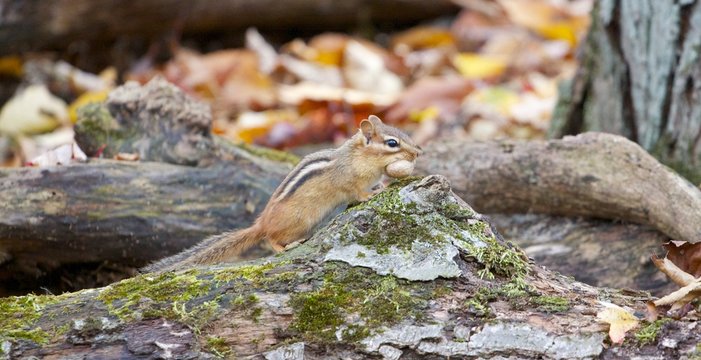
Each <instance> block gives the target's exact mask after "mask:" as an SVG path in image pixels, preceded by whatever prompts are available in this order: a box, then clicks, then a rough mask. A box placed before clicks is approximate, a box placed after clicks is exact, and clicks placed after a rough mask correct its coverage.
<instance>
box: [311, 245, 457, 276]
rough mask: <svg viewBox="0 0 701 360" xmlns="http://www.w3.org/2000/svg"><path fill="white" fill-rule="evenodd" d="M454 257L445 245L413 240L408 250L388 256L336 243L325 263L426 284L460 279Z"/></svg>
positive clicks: (452, 249) (360, 246) (454, 252)
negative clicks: (430, 281) (356, 267)
mask: <svg viewBox="0 0 701 360" xmlns="http://www.w3.org/2000/svg"><path fill="white" fill-rule="evenodd" d="M457 255H458V250H457V249H456V248H455V246H453V245H452V244H451V243H448V242H446V243H445V244H441V245H437V244H429V243H425V242H420V241H416V242H414V243H413V244H412V247H411V250H409V251H407V250H402V249H398V248H396V247H391V248H390V251H389V253H387V254H379V253H378V252H377V251H375V250H373V249H369V248H367V247H365V246H362V245H359V244H350V245H346V246H343V245H340V244H339V245H337V246H335V247H334V248H332V249H331V250H330V251H329V252H328V253H327V254H326V256H325V257H324V261H343V262H345V263H348V264H349V265H351V266H363V267H368V268H371V269H373V270H374V271H375V272H377V273H378V274H380V275H388V274H391V275H394V276H396V277H398V278H402V279H407V280H412V281H428V280H435V279H437V278H439V277H444V278H454V277H458V276H460V274H461V271H460V268H459V267H458V264H456V263H455V261H454V260H453V258H455V257H456V256H457Z"/></svg>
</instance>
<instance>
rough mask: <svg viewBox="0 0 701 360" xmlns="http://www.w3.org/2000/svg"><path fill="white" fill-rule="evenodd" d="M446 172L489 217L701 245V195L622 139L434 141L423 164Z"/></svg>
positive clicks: (429, 171)
mask: <svg viewBox="0 0 701 360" xmlns="http://www.w3.org/2000/svg"><path fill="white" fill-rule="evenodd" d="M416 168H417V170H418V171H419V173H422V174H441V175H444V176H446V177H447V178H448V179H450V180H451V182H453V186H454V188H455V189H456V191H457V193H458V194H459V195H460V196H462V197H463V198H465V199H466V200H467V201H468V202H470V204H473V206H474V207H475V209H477V210H478V211H480V212H483V213H531V212H534V213H544V214H552V215H561V216H587V217H595V218H602V219H612V220H626V221H631V222H635V223H639V224H645V225H649V226H652V227H653V228H655V229H657V230H659V231H661V232H662V233H664V234H666V235H667V236H669V237H670V238H672V239H675V240H682V241H687V242H690V243H697V242H700V241H701V221H699V219H701V190H699V189H698V188H697V187H695V186H693V185H692V184H691V183H689V182H688V181H686V180H685V179H684V178H682V177H681V176H679V175H678V174H677V173H675V172H674V171H672V170H671V169H669V168H668V167H666V166H664V165H662V164H660V163H659V162H658V161H657V160H655V158H653V157H652V156H651V155H650V154H648V153H647V152H646V151H645V150H643V149H642V148H641V147H640V146H638V145H637V144H635V143H633V142H631V141H630V140H627V139H625V138H623V137H621V136H617V135H610V134H604V133H585V134H581V135H577V136H572V137H565V138H563V139H562V140H550V141H529V142H523V141H498V142H496V141H495V142H477V143H470V144H466V143H465V142H464V141H462V140H453V141H450V140H446V141H441V142H440V143H434V144H433V146H431V147H430V148H428V149H427V151H426V156H424V157H421V158H419V160H418V162H417V166H416Z"/></svg>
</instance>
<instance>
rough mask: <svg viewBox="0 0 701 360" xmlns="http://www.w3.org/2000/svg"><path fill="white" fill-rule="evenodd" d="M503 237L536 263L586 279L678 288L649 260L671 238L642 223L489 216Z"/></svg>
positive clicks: (664, 290) (658, 289) (654, 289)
mask: <svg viewBox="0 0 701 360" xmlns="http://www.w3.org/2000/svg"><path fill="white" fill-rule="evenodd" d="M489 220H490V222H491V223H493V224H494V226H495V227H496V228H497V230H498V231H499V232H500V233H501V234H502V236H504V238H505V239H507V240H509V241H511V242H513V243H514V244H516V245H518V246H519V247H520V248H521V249H523V251H524V252H525V253H526V254H527V255H528V257H530V258H532V259H533V260H534V261H535V262H536V264H539V265H542V266H544V267H547V268H548V269H550V270H554V271H557V272H559V273H562V274H566V275H571V276H573V277H574V278H575V279H576V280H577V281H581V282H583V283H586V284H589V285H593V286H600V287H608V288H614V289H639V290H646V291H649V292H650V293H651V294H652V295H654V296H663V295H665V294H668V293H670V292H672V291H674V290H676V289H677V288H678V287H677V285H675V284H674V283H672V282H670V281H669V279H667V277H666V276H665V275H664V274H663V273H662V272H661V271H659V270H658V268H657V267H656V266H655V265H654V264H653V262H652V261H651V260H650V256H651V255H652V254H659V255H660V256H659V257H660V258H662V257H664V256H663V254H664V249H663V247H662V246H661V245H662V244H664V243H666V242H667V241H669V238H668V237H667V236H665V235H664V234H662V233H660V232H659V231H657V230H655V229H653V228H651V227H649V226H644V225H638V224H633V223H625V222H615V221H609V220H601V219H591V218H580V217H563V216H552V215H544V214H491V215H490V216H489Z"/></svg>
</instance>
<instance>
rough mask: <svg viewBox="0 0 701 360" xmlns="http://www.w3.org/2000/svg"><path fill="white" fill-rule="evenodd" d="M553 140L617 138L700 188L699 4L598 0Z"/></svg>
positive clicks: (557, 115) (556, 118) (565, 88)
mask: <svg viewBox="0 0 701 360" xmlns="http://www.w3.org/2000/svg"><path fill="white" fill-rule="evenodd" d="M580 58H581V65H580V69H579V72H578V74H577V75H576V77H575V79H574V80H573V82H571V83H567V84H565V85H564V86H563V87H562V88H561V91H560V96H561V98H560V101H559V104H558V106H557V111H556V112H555V115H554V119H553V126H552V128H551V130H552V131H551V135H552V136H555V137H560V136H563V135H567V134H577V133H580V132H584V131H605V132H611V133H614V134H620V135H623V136H626V137H628V138H629V139H631V140H633V141H636V142H638V143H639V144H640V145H641V146H642V147H643V148H644V149H646V150H648V151H650V152H651V153H652V154H653V155H655V156H656V157H657V158H658V159H660V160H661V161H662V162H664V163H666V164H668V165H670V166H671V167H673V168H674V169H675V170H677V171H679V172H680V173H681V174H683V175H684V176H686V177H687V178H688V179H689V180H691V181H692V182H694V183H695V184H699V183H701V146H700V145H701V3H699V2H698V1H673V0H663V1H658V0H602V1H597V3H596V6H595V8H594V11H593V12H592V26H591V29H590V30H589V35H588V37H587V39H586V42H585V44H584V47H583V49H582V51H581V56H580Z"/></svg>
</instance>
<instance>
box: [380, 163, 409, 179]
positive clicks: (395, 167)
mask: <svg viewBox="0 0 701 360" xmlns="http://www.w3.org/2000/svg"><path fill="white" fill-rule="evenodd" d="M412 171H414V163H413V162H411V161H408V160H399V161H395V162H393V163H391V164H389V165H387V166H385V174H387V176H391V177H393V178H402V177H406V176H409V175H411V172H412Z"/></svg>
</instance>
